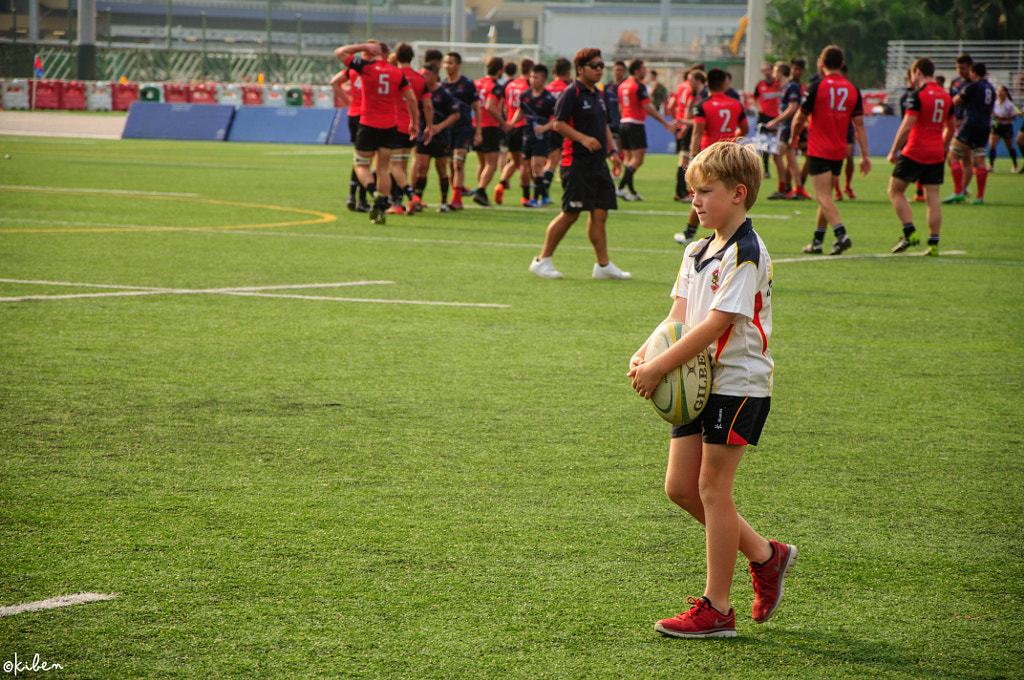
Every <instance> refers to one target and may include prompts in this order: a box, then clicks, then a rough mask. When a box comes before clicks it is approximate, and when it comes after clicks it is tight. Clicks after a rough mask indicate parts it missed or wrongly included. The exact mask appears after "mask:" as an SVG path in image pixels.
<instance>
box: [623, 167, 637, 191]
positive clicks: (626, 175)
mask: <svg viewBox="0 0 1024 680" xmlns="http://www.w3.org/2000/svg"><path fill="white" fill-rule="evenodd" d="M634 172H636V170H634V169H633V168H631V167H629V166H628V165H623V166H622V179H620V180H619V188H620V189H625V188H627V187H630V191H632V188H631V187H632V186H633V173H634Z"/></svg>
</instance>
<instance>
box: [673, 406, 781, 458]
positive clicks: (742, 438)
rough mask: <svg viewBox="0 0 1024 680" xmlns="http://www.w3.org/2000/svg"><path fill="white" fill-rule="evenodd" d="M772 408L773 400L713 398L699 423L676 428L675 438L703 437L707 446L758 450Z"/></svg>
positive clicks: (674, 428) (702, 413) (705, 407)
mask: <svg viewBox="0 0 1024 680" xmlns="http://www.w3.org/2000/svg"><path fill="white" fill-rule="evenodd" d="M771 405H772V398H771V397H730V396H728V395H724V394H712V395H711V396H710V397H708V403H707V405H705V406H704V410H703V411H701V414H700V417H698V418H697V420H695V421H693V422H692V423H687V424H686V425H676V426H673V428H672V438H673V439H678V438H679V437H689V436H690V435H694V434H702V435H703V441H704V443H705V444H732V445H738V446H746V445H747V444H749V445H750V446H757V442H758V440H760V439H761V430H763V429H764V423H765V421H766V420H768V411H770V410H771Z"/></svg>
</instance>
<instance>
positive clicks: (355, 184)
mask: <svg viewBox="0 0 1024 680" xmlns="http://www.w3.org/2000/svg"><path fill="white" fill-rule="evenodd" d="M358 189H359V176H358V175H356V169H355V168H352V174H351V175H349V177H348V193H350V194H351V195H353V196H355V195H356V190H358Z"/></svg>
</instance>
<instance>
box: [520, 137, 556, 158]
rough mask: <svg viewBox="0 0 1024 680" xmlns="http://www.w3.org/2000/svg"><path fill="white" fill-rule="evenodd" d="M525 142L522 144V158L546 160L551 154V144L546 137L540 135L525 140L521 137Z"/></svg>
mask: <svg viewBox="0 0 1024 680" xmlns="http://www.w3.org/2000/svg"><path fill="white" fill-rule="evenodd" d="M523 137H524V138H525V141H524V142H523V158H535V157H538V156H539V157H542V158H547V155H548V154H549V153H551V142H550V141H549V140H548V136H547V135H541V136H540V137H537V136H535V135H532V136H530V137H529V138H526V135H523Z"/></svg>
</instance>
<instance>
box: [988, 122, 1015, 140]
mask: <svg viewBox="0 0 1024 680" xmlns="http://www.w3.org/2000/svg"><path fill="white" fill-rule="evenodd" d="M992 134H994V135H995V136H996V137H1001V138H1003V139H1005V140H1006V142H1007V144H1009V142H1010V140H1011V139H1013V123H993V125H992Z"/></svg>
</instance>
